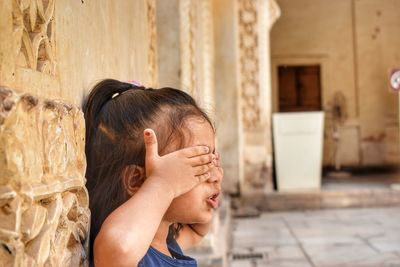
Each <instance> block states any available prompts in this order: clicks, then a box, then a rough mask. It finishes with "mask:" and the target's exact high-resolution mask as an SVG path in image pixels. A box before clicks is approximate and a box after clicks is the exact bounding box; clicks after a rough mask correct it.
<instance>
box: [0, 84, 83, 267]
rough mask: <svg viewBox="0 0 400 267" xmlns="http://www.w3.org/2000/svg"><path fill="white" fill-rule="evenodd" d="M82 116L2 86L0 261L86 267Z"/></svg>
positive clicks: (75, 110)
mask: <svg viewBox="0 0 400 267" xmlns="http://www.w3.org/2000/svg"><path fill="white" fill-rule="evenodd" d="M84 125H85V124H84V119H83V114H82V111H81V110H80V109H79V108H78V107H75V106H70V105H68V104H65V103H62V102H59V101H54V100H45V99H39V98H36V97H34V96H32V95H28V94H24V95H19V94H17V93H15V92H14V91H12V90H10V89H7V88H0V158H1V159H2V160H0V170H1V171H0V244H1V246H0V266H38V267H39V266H88V254H87V252H88V240H89V222H90V211H89V199H88V193H87V191H86V189H85V179H84V174H85V170H86V159H85V154H84V136H85V131H84Z"/></svg>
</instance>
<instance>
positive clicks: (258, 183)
mask: <svg viewBox="0 0 400 267" xmlns="http://www.w3.org/2000/svg"><path fill="white" fill-rule="evenodd" d="M236 4H237V14H238V15H237V40H238V43H237V45H238V54H237V68H238V70H237V71H238V76H239V77H238V87H239V113H240V119H241V123H242V124H241V126H242V127H243V128H241V131H242V135H241V137H242V140H243V141H242V143H243V159H242V160H243V162H242V164H243V166H244V176H243V179H242V180H241V181H240V187H241V193H242V194H243V195H250V194H253V193H261V194H264V193H267V192H270V191H271V190H272V179H271V178H272V136H271V77H270V52H269V49H270V45H269V31H270V28H271V25H272V24H273V22H274V21H275V20H276V19H277V17H278V16H279V8H278V7H277V5H276V3H275V1H274V0H237V1H236Z"/></svg>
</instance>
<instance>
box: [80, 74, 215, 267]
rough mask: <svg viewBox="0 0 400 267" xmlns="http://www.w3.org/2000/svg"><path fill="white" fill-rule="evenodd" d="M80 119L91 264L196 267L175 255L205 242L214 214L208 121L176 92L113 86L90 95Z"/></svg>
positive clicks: (106, 85) (104, 85)
mask: <svg viewBox="0 0 400 267" xmlns="http://www.w3.org/2000/svg"><path fill="white" fill-rule="evenodd" d="M84 114H85V120H86V156H87V162H88V166H87V172H86V177H87V188H88V191H89V196H90V210H91V212H92V216H91V221H92V222H91V231H90V235H91V236H90V237H91V242H90V249H91V253H90V254H91V263H92V264H94V265H95V266H96V267H101V266H129V267H132V266H144V267H150V266H182V267H183V266H197V265H196V261H195V260H194V259H192V258H190V257H188V256H185V255H183V252H182V250H181V248H182V249H186V248H188V247H190V246H192V245H194V244H196V243H197V242H199V241H200V240H201V238H202V237H204V235H205V234H206V233H207V232H208V230H209V226H210V222H211V219H212V215H213V210H215V209H216V208H217V207H218V195H219V193H220V191H221V186H220V184H221V179H222V169H221V168H220V167H219V156H218V155H217V154H216V153H215V151H214V150H215V144H214V130H213V127H212V124H211V122H210V119H209V118H208V117H207V115H206V114H205V113H204V112H203V111H202V110H201V109H200V108H199V107H198V106H197V104H196V103H195V101H194V100H193V99H192V98H191V97H190V96H189V95H188V94H186V93H184V92H182V91H179V90H177V89H172V88H162V89H157V90H155V89H151V88H144V87H142V86H139V85H136V84H131V83H125V82H120V81H117V80H111V79H108V80H104V81H102V82H100V83H98V84H97V85H96V86H95V87H94V88H93V89H92V91H91V93H90V94H89V96H88V99H87V100H86V102H85V104H84ZM152 129H154V131H155V132H157V133H159V136H158V140H157V138H156V135H155V132H154V131H153V130H152ZM160 155H161V156H160Z"/></svg>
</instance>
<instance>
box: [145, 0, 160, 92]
mask: <svg viewBox="0 0 400 267" xmlns="http://www.w3.org/2000/svg"><path fill="white" fill-rule="evenodd" d="M147 26H148V35H149V54H148V64H149V76H150V81H151V83H152V86H158V68H157V27H156V1H155V0H147Z"/></svg>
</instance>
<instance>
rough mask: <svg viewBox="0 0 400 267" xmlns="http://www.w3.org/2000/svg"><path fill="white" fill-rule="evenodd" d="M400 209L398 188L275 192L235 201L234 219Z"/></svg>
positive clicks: (243, 197) (399, 191) (244, 197)
mask: <svg viewBox="0 0 400 267" xmlns="http://www.w3.org/2000/svg"><path fill="white" fill-rule="evenodd" d="M390 206H400V190H397V189H348V190H346V191H343V190H341V191H318V192H293V193H292V192H285V193H282V192H271V193H268V194H263V195H262V194H255V195H249V196H242V197H241V198H240V199H233V208H234V214H233V215H234V216H239V217H240V216H246V214H247V215H248V216H254V215H257V214H256V213H257V212H256V211H257V210H258V211H288V210H317V209H332V208H357V207H390Z"/></svg>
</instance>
